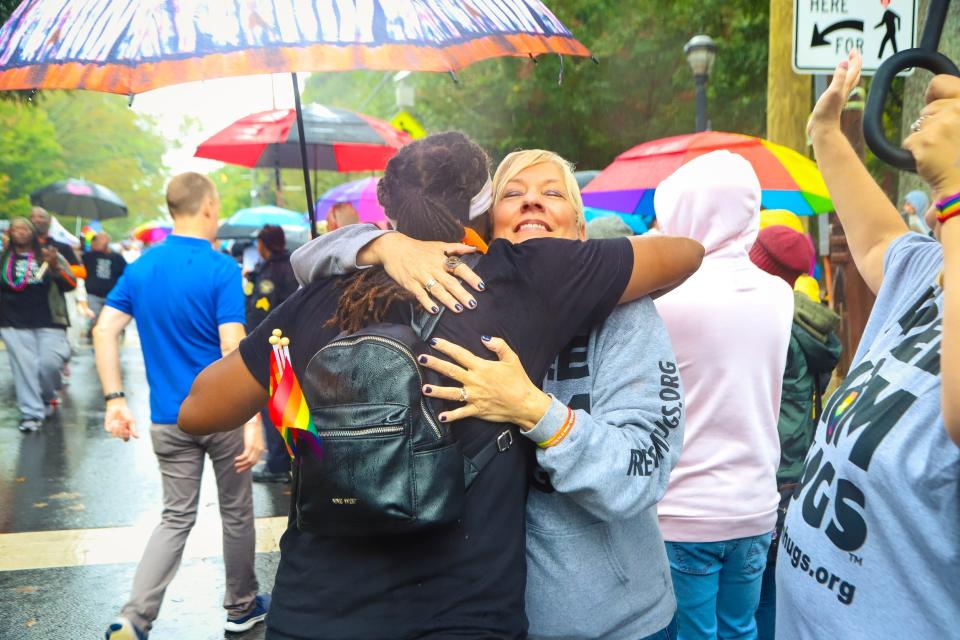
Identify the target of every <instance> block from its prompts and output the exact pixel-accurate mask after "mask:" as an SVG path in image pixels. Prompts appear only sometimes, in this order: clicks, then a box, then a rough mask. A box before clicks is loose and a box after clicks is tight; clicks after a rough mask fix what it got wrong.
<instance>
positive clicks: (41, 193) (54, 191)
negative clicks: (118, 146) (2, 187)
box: [30, 178, 127, 220]
mask: <svg viewBox="0 0 960 640" xmlns="http://www.w3.org/2000/svg"><path fill="white" fill-rule="evenodd" d="M30 203H31V204H34V205H37V206H40V207H43V208H44V209H47V210H49V211H54V212H56V213H59V214H60V215H64V216H77V217H79V218H87V219H88V220H106V219H107V218H123V217H126V215H127V205H126V204H124V202H123V200H121V199H120V196H118V195H117V194H115V193H114V192H113V191H110V189H107V188H106V187H104V186H102V185H99V184H97V183H95V182H89V181H87V180H77V179H74V178H70V179H69V180H60V181H59V182H54V183H53V184H48V185H47V186H45V187H43V188H41V189H37V190H36V191H34V192H33V193H31V194H30Z"/></svg>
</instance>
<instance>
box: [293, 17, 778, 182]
mask: <svg viewBox="0 0 960 640" xmlns="http://www.w3.org/2000/svg"><path fill="white" fill-rule="evenodd" d="M549 4H550V8H551V9H552V10H553V11H554V12H555V13H556V14H557V17H558V18H560V20H561V21H563V22H564V24H566V25H567V26H568V27H569V28H570V29H571V31H573V33H574V35H576V36H577V38H578V39H579V40H580V41H581V42H583V43H584V44H585V45H586V46H587V47H588V48H590V49H591V51H592V52H593V53H594V55H595V56H596V57H597V59H598V60H599V64H594V63H593V62H591V61H590V60H584V59H580V58H569V57H567V58H564V60H563V83H562V84H559V83H558V79H559V76H560V68H561V67H560V61H559V59H558V58H557V57H556V56H546V57H541V58H540V59H539V61H538V62H537V63H536V64H535V63H534V62H532V61H530V60H526V59H497V60H488V61H485V62H480V63H477V64H474V65H472V66H471V67H468V68H467V69H464V70H462V71H461V72H460V73H459V74H458V77H459V83H454V82H452V81H451V78H450V77H449V76H448V75H446V74H433V73H419V74H414V75H413V76H411V77H410V78H409V79H408V80H407V82H412V83H414V84H415V86H416V87H417V102H416V106H415V107H414V109H413V111H414V114H415V115H416V117H417V118H418V119H419V120H420V121H421V122H422V123H423V124H424V126H425V127H426V128H427V130H428V131H433V132H436V131H444V130H448V129H458V130H461V131H464V132H465V133H467V134H468V135H470V136H471V137H473V138H474V139H475V140H476V141H477V142H479V143H480V144H481V145H483V146H484V147H485V148H486V149H487V150H488V151H490V153H491V155H493V157H494V159H495V160H498V159H499V158H501V157H502V156H503V155H505V154H506V153H508V152H510V151H512V150H514V149H517V148H521V147H524V148H530V147H545V148H549V149H552V150H554V151H557V152H558V153H560V154H561V155H563V156H565V157H567V158H568V159H570V160H572V161H574V162H575V163H576V164H577V165H579V166H581V167H583V168H602V167H604V166H606V165H607V164H609V163H610V162H611V161H612V160H613V158H614V157H615V156H616V155H617V154H618V153H620V152H622V151H624V150H625V149H628V148H629V147H631V146H633V145H636V144H639V143H641V142H643V141H645V140H651V139H654V138H659V137H664V136H669V135H678V134H682V133H689V132H691V131H693V128H694V98H695V94H694V83H693V77H692V74H691V72H690V69H689V67H688V65H687V61H686V59H685V58H684V55H683V45H684V44H685V43H686V42H687V40H689V39H690V37H692V36H693V35H695V34H697V33H708V34H709V35H710V36H711V37H713V39H714V40H715V41H716V42H717V45H718V52H717V62H716V65H715V66H714V69H713V74H712V77H711V80H710V84H709V88H708V95H709V98H710V107H709V114H710V118H711V124H712V128H714V129H717V130H728V131H739V132H742V133H749V134H754V135H763V134H764V131H765V128H766V90H767V86H766V85H767V82H766V78H767V72H766V69H767V37H768V36H767V29H768V24H769V3H767V2H765V1H764V2H760V1H758V0H729V1H724V0H703V1H701V2H696V3H694V2H654V1H652V0H555V1H554V2H550V3H549ZM391 76H392V74H386V75H385V74H383V73H379V72H353V73H344V74H314V75H311V76H310V78H309V79H308V81H307V83H306V88H305V90H304V100H305V101H307V102H314V101H316V102H320V103H323V104H329V105H335V106H343V107H346V108H349V109H355V110H361V111H363V112H364V113H367V114H369V115H373V116H377V117H381V118H389V117H391V116H392V115H393V114H394V113H395V112H396V107H395V106H394V89H395V85H394V83H393V82H392V81H391V79H390V77H391ZM385 77H386V78H387V81H386V82H383V79H384V78H385Z"/></svg>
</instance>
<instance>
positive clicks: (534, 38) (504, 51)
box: [0, 0, 590, 95]
mask: <svg viewBox="0 0 960 640" xmlns="http://www.w3.org/2000/svg"><path fill="white" fill-rule="evenodd" d="M548 53H556V54H563V55H574V56H588V55H590V52H589V51H588V50H587V49H586V48H585V47H584V46H583V45H582V44H580V43H579V42H578V41H577V40H576V39H575V38H574V37H573V35H572V34H571V33H570V31H569V30H568V29H567V28H566V27H565V26H564V25H563V24H562V23H561V22H560V21H559V20H557V18H556V16H554V15H553V13H552V12H551V11H550V10H549V9H547V7H546V6H545V5H544V4H543V3H542V2H540V1H539V0H484V2H482V3H480V2H470V3H468V2H462V1H461V0H432V1H431V2H421V1H418V0H368V1H367V2H339V1H336V2H335V1H334V0H299V1H297V2H291V1H290V0H256V1H254V2H223V1H222V0H194V1H192V2H171V1H169V0H101V1H99V2H77V1H76V0H26V1H25V2H22V3H21V4H20V6H19V7H17V9H16V10H15V11H14V12H13V14H12V15H11V16H10V19H9V20H8V21H7V22H6V24H4V26H3V28H2V29H0V90H4V89H91V90H95V91H106V92H108V93H119V94H123V95H130V94H136V93H142V92H144V91H149V90H150V89H156V88H157V87H163V86H166V85H170V84H177V83H180V82H190V81H193V80H204V79H209V78H221V77H226V76H240V75H251V74H258V73H282V72H283V73H285V72H291V71H347V70H354V69H374V70H382V71H389V70H401V69H406V70H410V71H440V72H451V71H456V70H458V69H461V68H463V67H466V66H467V65H470V64H472V63H474V62H477V61H478V60H486V59H488V58H498V57H503V56H517V57H523V58H526V57H528V56H538V55H541V54H548Z"/></svg>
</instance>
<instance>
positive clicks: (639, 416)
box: [292, 225, 683, 640]
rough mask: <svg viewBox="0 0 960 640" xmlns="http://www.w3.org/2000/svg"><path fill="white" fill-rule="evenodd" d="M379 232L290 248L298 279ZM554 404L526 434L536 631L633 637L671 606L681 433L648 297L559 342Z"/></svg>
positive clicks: (342, 262) (671, 371) (653, 628)
mask: <svg viewBox="0 0 960 640" xmlns="http://www.w3.org/2000/svg"><path fill="white" fill-rule="evenodd" d="M381 233H384V232H382V231H379V230H377V229H375V228H374V227H371V226H365V225H353V226H350V227H344V228H342V229H339V230H337V231H335V232H333V233H332V234H327V235H325V236H323V237H322V238H320V239H318V240H315V241H313V242H310V243H309V244H307V245H304V246H303V247H301V248H300V249H298V250H297V251H296V252H294V254H293V256H292V264H293V267H294V271H295V272H296V274H297V278H298V279H300V280H301V282H309V281H310V280H312V279H313V278H316V277H322V276H328V275H334V274H340V273H344V272H348V271H351V270H354V269H356V268H357V266H356V255H357V251H359V249H360V248H362V247H363V246H364V245H366V244H367V243H369V242H370V241H371V240H373V239H374V238H376V237H378V236H379V235H380V234H381ZM543 389H544V390H545V391H546V392H548V393H550V394H552V395H553V396H554V401H553V404H552V405H551V407H550V409H549V410H548V412H547V413H546V415H544V417H543V418H542V419H541V420H540V422H539V423H538V424H537V425H536V426H535V427H534V428H533V429H532V430H530V431H529V432H527V433H526V434H524V435H525V436H526V437H528V438H530V439H531V440H533V441H534V442H544V441H546V440H549V439H550V437H551V436H553V435H554V434H555V433H556V432H557V431H559V430H560V429H561V427H562V426H563V424H564V422H565V420H566V419H567V418H568V415H567V414H568V411H567V407H568V406H569V407H570V408H572V409H575V411H574V419H575V423H574V426H573V428H572V429H571V430H570V433H569V435H568V436H567V437H566V438H565V439H564V440H562V441H561V442H560V443H559V444H558V445H556V446H554V447H551V448H548V449H537V462H538V463H539V464H538V469H537V473H536V474H535V478H534V481H533V487H532V488H531V491H530V496H529V499H528V502H527V590H526V611H527V617H528V618H529V620H530V637H531V638H544V639H546V638H551V639H559V638H569V639H574V638H576V639H580V638H584V639H585V638H604V639H608V640H620V639H623V640H637V639H638V638H643V637H644V636H647V635H650V634H653V633H656V632H657V631H659V630H661V629H663V628H664V627H666V626H667V625H668V624H669V623H670V620H671V619H672V618H673V615H674V613H675V611H676V600H675V599H674V595H673V585H672V583H671V580H670V568H669V564H668V562H667V555H666V550H665V548H664V544H663V539H662V537H661V535H660V529H659V527H658V525H657V512H656V503H657V501H658V500H659V499H660V498H661V497H662V496H663V494H664V492H665V491H666V488H667V481H668V480H669V475H670V470H671V469H672V468H673V466H674V464H676V462H677V459H678V457H679V455H680V447H681V444H682V442H683V398H682V391H681V388H680V379H679V375H678V373H677V365H676V359H675V357H674V355H673V349H672V348H671V346H670V340H669V337H668V335H667V332H666V329H665V328H664V326H663V323H662V321H661V320H660V317H659V316H658V315H657V312H656V309H655V308H654V305H653V303H652V301H651V300H650V299H649V298H645V299H642V300H638V301H636V302H633V303H630V304H627V305H622V306H620V307H618V308H617V309H616V310H615V311H614V312H613V313H612V314H611V315H610V317H609V318H608V319H607V320H606V321H605V322H603V323H602V324H601V325H600V326H597V327H594V329H593V331H592V332H590V333H589V334H584V335H583V336H580V337H578V338H575V339H574V340H573V341H572V342H571V344H570V345H569V346H568V347H567V348H566V349H564V350H563V352H561V353H560V354H559V355H558V356H557V359H556V361H555V362H554V365H553V367H552V368H551V369H550V372H549V373H548V375H547V379H546V380H545V381H544V383H543Z"/></svg>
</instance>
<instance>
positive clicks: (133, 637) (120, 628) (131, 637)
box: [103, 618, 147, 640]
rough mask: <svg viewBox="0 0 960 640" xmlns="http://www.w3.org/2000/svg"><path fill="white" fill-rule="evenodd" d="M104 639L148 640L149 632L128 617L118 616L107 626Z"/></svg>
mask: <svg viewBox="0 0 960 640" xmlns="http://www.w3.org/2000/svg"><path fill="white" fill-rule="evenodd" d="M103 637H104V640H147V634H145V633H144V632H143V631H140V628H139V627H138V626H137V625H135V624H133V623H132V622H130V621H129V620H127V619H126V618H117V619H116V620H115V621H114V622H111V623H110V626H109V627H107V632H106V633H105V634H104V635H103Z"/></svg>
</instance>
